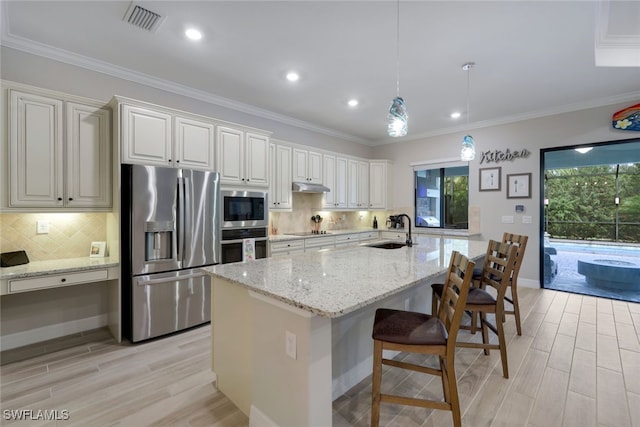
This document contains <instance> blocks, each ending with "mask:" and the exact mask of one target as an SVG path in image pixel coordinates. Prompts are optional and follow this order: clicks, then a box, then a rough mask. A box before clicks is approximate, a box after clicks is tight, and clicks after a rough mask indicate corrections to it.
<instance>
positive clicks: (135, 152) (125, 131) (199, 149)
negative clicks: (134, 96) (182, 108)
mask: <svg viewBox="0 0 640 427" xmlns="http://www.w3.org/2000/svg"><path fill="white" fill-rule="evenodd" d="M118 108H119V119H120V138H121V151H122V163H128V164H143V165H151V166H153V165H155V166H165V167H186V168H189V169H202V170H213V168H214V155H215V144H214V125H213V123H212V122H210V121H207V120H205V119H200V118H198V117H197V116H193V117H191V116H189V115H188V114H187V113H184V114H176V113H175V112H173V111H171V110H168V109H163V108H162V107H154V106H151V105H146V104H142V103H139V102H136V101H133V100H125V101H121V102H120V104H119V106H118ZM174 132H175V133H174Z"/></svg>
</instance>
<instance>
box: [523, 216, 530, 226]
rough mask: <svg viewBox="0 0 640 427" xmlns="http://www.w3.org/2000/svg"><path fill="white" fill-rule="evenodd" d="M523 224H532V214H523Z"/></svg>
mask: <svg viewBox="0 0 640 427" xmlns="http://www.w3.org/2000/svg"><path fill="white" fill-rule="evenodd" d="M522 223H523V224H531V215H523V216H522Z"/></svg>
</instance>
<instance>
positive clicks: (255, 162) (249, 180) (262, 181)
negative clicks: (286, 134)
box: [244, 132, 269, 188]
mask: <svg viewBox="0 0 640 427" xmlns="http://www.w3.org/2000/svg"><path fill="white" fill-rule="evenodd" d="M246 139H247V141H246V144H247V146H246V151H245V156H246V158H245V164H246V169H245V177H244V178H245V183H246V184H247V185H251V186H252V187H265V188H266V187H268V186H269V137H267V136H265V135H258V134H255V133H250V132H247V134H246Z"/></svg>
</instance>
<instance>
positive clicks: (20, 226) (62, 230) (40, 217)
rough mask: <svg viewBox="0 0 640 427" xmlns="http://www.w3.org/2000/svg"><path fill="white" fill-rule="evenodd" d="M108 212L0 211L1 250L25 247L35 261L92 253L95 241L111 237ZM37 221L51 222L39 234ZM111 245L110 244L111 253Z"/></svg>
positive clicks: (22, 248)
mask: <svg viewBox="0 0 640 427" xmlns="http://www.w3.org/2000/svg"><path fill="white" fill-rule="evenodd" d="M106 216H107V214H106V213H3V214H0V252H12V251H17V250H25V251H26V252H27V256H28V257H29V260H31V261H46V260H52V259H62V258H79V257H85V256H89V246H90V245H91V242H96V241H106V240H107V219H106ZM37 221H48V222H49V233H48V234H37V230H36V224H37ZM108 251H109V248H108V247H107V254H108Z"/></svg>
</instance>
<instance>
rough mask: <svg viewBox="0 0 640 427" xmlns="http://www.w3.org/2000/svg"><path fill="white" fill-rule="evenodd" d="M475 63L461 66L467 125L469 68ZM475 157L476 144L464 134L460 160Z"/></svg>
mask: <svg viewBox="0 0 640 427" xmlns="http://www.w3.org/2000/svg"><path fill="white" fill-rule="evenodd" d="M475 65H476V64H475V63H473V62H467V63H466V64H464V65H463V66H462V69H463V70H464V71H466V72H467V127H468V126H469V114H470V112H469V87H470V85H471V77H470V74H471V68H473V66H475ZM475 158H476V145H475V143H474V141H473V137H472V136H471V135H465V136H464V138H462V148H461V149H460V160H462V161H464V162H469V161H471V160H473V159H475Z"/></svg>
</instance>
